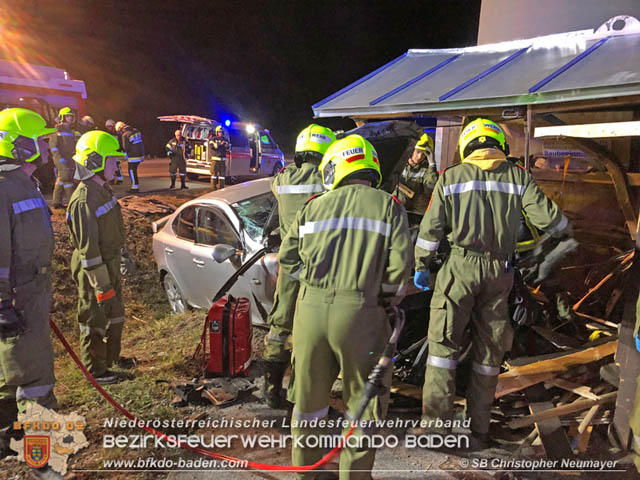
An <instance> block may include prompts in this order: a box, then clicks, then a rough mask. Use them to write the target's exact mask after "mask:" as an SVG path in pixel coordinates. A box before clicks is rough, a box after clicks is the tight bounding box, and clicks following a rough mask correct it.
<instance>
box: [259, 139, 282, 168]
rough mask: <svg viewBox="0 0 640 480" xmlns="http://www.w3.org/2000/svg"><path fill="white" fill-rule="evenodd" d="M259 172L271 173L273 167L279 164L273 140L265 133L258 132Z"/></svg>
mask: <svg viewBox="0 0 640 480" xmlns="http://www.w3.org/2000/svg"><path fill="white" fill-rule="evenodd" d="M259 140H260V142H259V144H260V157H261V158H260V171H261V172H263V173H268V174H269V173H271V172H272V170H273V167H274V165H276V164H277V163H279V162H280V154H279V150H278V149H277V147H276V145H275V143H274V142H273V139H272V138H271V137H270V136H269V135H268V134H267V132H264V131H263V132H260V137H259Z"/></svg>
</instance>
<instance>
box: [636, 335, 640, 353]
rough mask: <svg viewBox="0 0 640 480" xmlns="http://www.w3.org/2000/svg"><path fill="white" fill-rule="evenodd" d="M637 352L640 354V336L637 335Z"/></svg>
mask: <svg viewBox="0 0 640 480" xmlns="http://www.w3.org/2000/svg"><path fill="white" fill-rule="evenodd" d="M636 350H638V351H639V352H640V335H636Z"/></svg>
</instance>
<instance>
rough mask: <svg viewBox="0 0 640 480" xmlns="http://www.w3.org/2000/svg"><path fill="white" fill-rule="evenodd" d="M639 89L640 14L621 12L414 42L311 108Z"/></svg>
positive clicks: (585, 95) (537, 99) (479, 104)
mask: <svg viewBox="0 0 640 480" xmlns="http://www.w3.org/2000/svg"><path fill="white" fill-rule="evenodd" d="M620 23H622V24H623V25H624V26H623V28H618V27H619V25H620ZM637 94H640V22H639V21H638V20H636V19H635V18H633V17H627V16H619V17H614V18H612V19H610V20H608V21H607V22H606V23H605V24H603V25H602V26H601V27H600V28H598V29H597V30H595V31H593V30H581V31H577V32H569V33H562V34H555V35H547V36H543V37H537V38H533V39H526V40H515V41H509V42H501V43H495V44H490V45H480V46H474V47H467V48H451V49H439V50H409V51H408V52H406V53H405V54H403V55H402V56H400V57H398V58H396V59H395V60H392V61H391V62H389V63H387V64H386V65H383V66H382V67H380V68H378V69H377V70H375V71H373V72H371V73H370V74H368V75H366V76H365V77H363V78H361V79H360V80H358V81H356V82H354V83H352V84H351V85H348V86H347V87H345V88H343V89H341V90H339V91H338V92H336V93H334V94H333V95H330V96H329V97H327V98H325V99H324V100H322V101H320V102H318V103H316V104H315V105H313V106H312V108H313V111H314V114H315V116H316V117H332V116H349V117H357V116H358V115H363V116H364V115H367V116H373V115H379V116H380V117H384V116H385V115H389V114H402V113H407V114H411V113H416V112H434V113H435V112H437V111H451V110H463V109H472V108H485V107H500V106H515V105H527V104H535V103H553V102H566V101H576V100H588V99H594V98H605V97H613V96H625V95H637Z"/></svg>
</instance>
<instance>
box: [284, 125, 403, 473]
mask: <svg viewBox="0 0 640 480" xmlns="http://www.w3.org/2000/svg"><path fill="white" fill-rule="evenodd" d="M319 168H320V172H321V174H322V181H323V184H324V186H325V189H328V190H329V191H328V192H327V193H324V194H320V195H316V196H314V197H311V198H310V199H309V200H308V201H307V202H306V204H305V205H304V206H303V208H302V209H301V210H300V211H299V212H298V214H297V216H296V219H295V220H294V221H293V223H292V224H291V226H290V227H289V232H288V234H287V236H286V237H285V238H284V241H283V243H282V245H281V248H280V253H279V255H278V259H279V262H280V269H281V271H282V275H287V276H289V277H293V278H297V279H299V282H300V291H299V293H298V297H297V303H296V305H295V307H294V305H292V304H289V308H290V309H294V308H295V315H294V321H293V359H292V363H293V369H294V371H297V372H298V374H296V375H295V376H294V378H295V383H294V386H293V393H294V395H293V400H294V403H295V405H294V408H293V412H292V420H291V421H292V429H291V432H292V434H293V436H294V439H299V441H300V444H297V443H295V442H294V445H293V447H292V457H293V464H294V465H310V464H313V463H314V462H316V461H318V460H319V459H320V458H321V457H322V454H323V450H322V448H314V446H313V444H312V441H313V438H312V437H313V436H314V435H321V434H324V433H326V431H324V430H323V429H322V428H311V427H310V426H308V424H305V423H304V422H313V421H317V420H321V419H324V418H325V417H326V416H327V414H328V411H329V395H330V392H331V386H332V385H333V383H334V381H335V379H336V378H337V376H338V373H340V372H342V384H343V392H342V398H343V400H344V404H345V409H346V412H345V415H346V417H347V418H349V416H352V417H353V415H355V412H356V410H357V408H358V406H359V404H360V402H361V400H362V398H363V394H364V388H365V384H366V381H367V376H368V375H369V373H370V372H371V370H372V368H373V366H374V365H375V364H376V362H377V360H378V358H379V357H380V355H381V353H382V352H383V350H384V348H385V345H386V343H387V341H388V339H389V336H390V334H391V326H390V324H389V320H388V318H387V315H386V314H385V308H384V307H385V305H387V304H396V303H397V302H399V301H400V299H401V298H402V297H403V296H404V292H405V287H406V286H407V283H408V281H409V280H408V279H409V277H410V273H411V268H412V264H413V261H412V252H411V238H410V235H409V227H408V220H407V214H406V212H405V209H404V207H403V206H402V205H401V204H400V202H399V201H398V200H397V199H396V198H394V197H392V196H391V195H389V194H388V193H386V192H384V191H381V190H378V187H379V186H380V183H381V181H382V176H381V173H380V162H379V160H378V155H377V153H376V151H375V149H374V148H373V146H372V145H371V143H369V141H367V140H366V139H365V138H363V137H361V136H360V135H349V136H347V137H345V138H343V139H341V140H338V141H336V142H334V143H333V144H331V146H330V147H329V149H328V150H327V152H326V153H325V154H324V157H323V159H322V163H321V164H320V167H319ZM282 300H284V299H282ZM287 301H288V302H290V301H291V299H290V298H288V299H287ZM391 373H392V372H391V370H389V372H388V375H387V376H386V377H385V380H384V382H385V384H386V386H387V387H389V385H390V381H391ZM388 400H389V390H388V389H387V392H386V394H384V395H382V396H380V397H376V398H375V399H374V400H373V401H372V402H371V403H370V404H369V406H368V408H367V409H366V410H365V412H364V415H363V420H365V421H366V420H374V419H383V418H384V417H385V415H386V411H387V406H388ZM367 433H370V432H368V431H363V429H362V428H360V427H359V428H357V429H356V430H355V433H354V435H355V437H354V438H355V439H362V438H363V437H364V436H365V435H366V434H367ZM305 439H310V440H311V442H309V443H308V444H306V440H305ZM374 457H375V450H374V449H373V448H370V447H367V443H366V439H365V441H364V442H363V448H356V447H355V446H347V448H345V449H344V450H343V451H342V453H341V455H340V470H341V473H340V478H343V479H346V478H351V479H353V478H363V479H364V478H371V472H370V470H371V468H372V467H373V462H374ZM321 475H322V473H321V472H310V473H308V474H305V475H303V476H302V477H303V478H317V477H318V476H321Z"/></svg>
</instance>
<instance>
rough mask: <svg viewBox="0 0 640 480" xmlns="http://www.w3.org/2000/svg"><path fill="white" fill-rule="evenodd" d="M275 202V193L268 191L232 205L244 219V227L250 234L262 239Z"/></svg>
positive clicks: (241, 218) (256, 239)
mask: <svg viewBox="0 0 640 480" xmlns="http://www.w3.org/2000/svg"><path fill="white" fill-rule="evenodd" d="M275 204H276V198H275V197H274V195H273V193H271V192H267V193H263V194H262V195H258V196H257V197H252V198H249V199H247V200H242V201H241V202H237V203H234V204H233V205H231V206H232V207H233V208H234V210H235V211H236V213H237V214H238V217H240V220H242V223H243V226H244V229H245V230H246V231H247V233H248V234H249V236H250V237H251V238H252V239H253V240H255V241H260V239H261V238H262V231H263V229H264V226H265V224H266V223H267V219H268V218H269V214H270V213H271V210H272V209H273V207H274V205H275Z"/></svg>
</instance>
